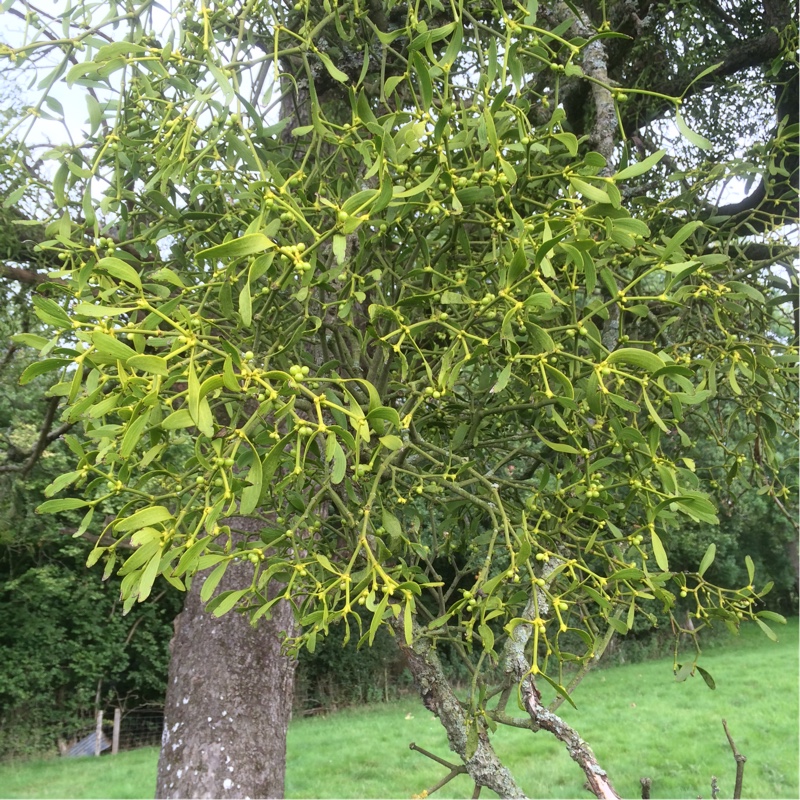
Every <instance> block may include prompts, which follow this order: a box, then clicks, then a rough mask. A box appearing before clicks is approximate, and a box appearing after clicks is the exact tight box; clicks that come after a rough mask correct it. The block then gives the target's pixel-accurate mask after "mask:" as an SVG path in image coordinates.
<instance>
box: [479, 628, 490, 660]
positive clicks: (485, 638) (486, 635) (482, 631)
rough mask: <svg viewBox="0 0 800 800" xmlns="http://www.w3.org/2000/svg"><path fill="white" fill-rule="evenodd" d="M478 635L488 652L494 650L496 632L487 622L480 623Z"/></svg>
mask: <svg viewBox="0 0 800 800" xmlns="http://www.w3.org/2000/svg"><path fill="white" fill-rule="evenodd" d="M478 635H479V636H480V637H481V644H483V649H484V650H486V651H487V652H489V653H490V652H492V650H494V632H493V631H492V629H491V628H490V627H489V626H488V625H485V624H481V625H478Z"/></svg>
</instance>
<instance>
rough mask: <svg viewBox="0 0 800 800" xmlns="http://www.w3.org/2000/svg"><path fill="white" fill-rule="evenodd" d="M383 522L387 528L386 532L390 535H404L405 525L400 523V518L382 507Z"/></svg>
mask: <svg viewBox="0 0 800 800" xmlns="http://www.w3.org/2000/svg"><path fill="white" fill-rule="evenodd" d="M381 524H382V525H383V527H384V528H386V532H387V533H388V534H389V535H390V536H402V535H403V527H402V525H401V524H400V520H399V519H397V517H396V516H395V515H394V514H392V512H391V511H388V510H387V509H385V508H383V509H381Z"/></svg>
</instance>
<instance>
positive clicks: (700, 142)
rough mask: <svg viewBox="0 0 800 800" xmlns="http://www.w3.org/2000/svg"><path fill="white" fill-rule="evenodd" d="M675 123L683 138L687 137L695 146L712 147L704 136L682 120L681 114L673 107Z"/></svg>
mask: <svg viewBox="0 0 800 800" xmlns="http://www.w3.org/2000/svg"><path fill="white" fill-rule="evenodd" d="M675 123H676V124H677V126H678V130H679V131H680V132H681V134H682V135H683V137H684V138H685V139H688V140H689V141H690V142H691V143H692V144H693V145H694V146H695V147H699V148H700V149H701V150H710V149H711V147H712V144H711V142H710V141H709V140H708V139H706V137H705V136H701V135H700V134H699V133H695V132H694V131H693V130H692V129H691V128H690V127H689V126H688V125H687V124H686V122H685V121H684V119H683V116H682V115H681V112H680V110H679V109H675Z"/></svg>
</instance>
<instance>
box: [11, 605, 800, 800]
mask: <svg viewBox="0 0 800 800" xmlns="http://www.w3.org/2000/svg"><path fill="white" fill-rule="evenodd" d="M778 633H779V636H780V641H779V642H778V643H777V644H773V643H771V642H770V641H768V640H767V639H766V638H765V637H764V636H763V634H761V633H760V632H759V631H757V630H755V629H753V628H748V629H747V630H745V631H743V633H742V635H741V636H739V637H736V638H732V639H730V640H726V641H725V642H724V644H720V645H718V646H715V647H713V648H712V649H709V650H707V651H706V652H704V654H703V657H702V661H701V664H702V665H703V666H704V667H705V668H706V669H707V670H708V671H709V672H710V673H711V674H712V675H713V676H714V679H715V680H716V683H717V689H716V690H715V691H710V690H709V689H708V688H707V687H706V686H705V684H704V683H703V682H702V680H701V679H700V678H699V677H695V678H689V679H688V680H687V681H686V682H685V683H676V682H675V681H674V680H673V678H672V671H671V661H669V660H659V661H651V662H647V663H643V664H632V665H626V666H620V667H614V668H610V669H605V670H599V671H597V672H595V673H593V674H591V675H589V677H588V678H587V679H586V680H585V681H584V683H583V684H582V685H581V686H580V687H579V689H578V691H577V692H576V694H575V701H576V703H577V705H578V710H577V711H576V710H574V709H572V708H568V707H566V706H562V708H561V712H563V715H564V716H565V717H566V718H567V719H568V720H569V721H570V722H571V723H572V724H573V725H575V727H576V728H577V729H578V730H579V731H580V732H581V734H582V735H583V736H584V738H585V739H586V740H587V741H588V742H590V743H591V744H592V746H593V748H594V750H595V753H596V754H597V756H598V759H599V761H600V763H601V764H602V765H603V766H604V767H605V768H606V769H607V770H608V771H609V773H610V775H611V776H612V779H613V780H614V782H615V786H616V789H617V791H618V792H619V793H620V794H621V795H622V796H623V797H638V796H640V787H639V778H640V777H642V776H649V777H650V778H652V779H653V788H652V796H653V797H654V798H664V797H672V798H679V797H686V798H694V797H697V796H699V795H702V796H703V797H710V796H711V790H710V781H711V776H712V775H716V776H717V778H718V779H719V784H720V788H721V797H731V795H732V791H733V778H734V775H735V764H734V760H733V757H732V755H731V751H730V748H729V746H728V743H727V740H726V738H725V734H724V731H723V729H722V724H721V719H722V718H725V719H726V720H727V721H728V726H729V728H730V731H731V734H732V736H733V737H734V739H735V741H736V744H737V746H738V748H739V750H740V752H742V753H743V754H744V755H745V756H747V759H748V760H747V763H746V765H745V772H744V792H743V795H744V797H761V798H766V797H771V798H797V797H798V796H800V786H798V621H797V619H793V620H790V622H789V624H788V625H787V626H786V628H782V627H781V628H780V629H779V631H778ZM410 742H416V743H417V744H418V745H419V746H421V747H424V748H425V749H427V750H431V751H433V752H435V753H436V754H437V755H439V756H441V757H444V758H446V759H448V760H451V754H449V751H448V748H447V743H446V739H445V736H444V733H443V731H442V728H441V727H440V725H439V723H438V722H437V720H436V719H435V718H434V717H433V716H432V715H431V714H430V713H429V712H427V711H426V710H425V709H424V708H423V707H422V706H421V705H420V704H419V703H418V702H416V701H415V700H414V699H413V698H409V699H407V700H405V701H403V702H398V703H396V704H391V705H379V706H372V707H368V708H359V709H353V710H347V711H342V712H339V713H336V714H331V715H329V716H327V717H316V718H311V719H298V720H295V721H294V722H293V723H292V725H291V728H290V731H289V743H288V763H287V787H286V788H287V797H290V798H312V797H318V798H323V797H328V798H333V797H339V798H359V797H410V796H411V795H412V794H418V793H419V792H421V791H422V790H423V789H426V788H428V787H430V786H432V785H433V784H434V783H436V782H437V781H438V780H439V779H441V778H442V777H444V774H445V770H444V768H443V767H440V766H438V765H437V764H434V763H433V762H432V761H430V760H429V759H427V758H425V757H424V756H422V755H421V754H420V753H416V752H413V751H411V750H409V748H408V745H409V743H410ZM495 744H496V747H497V749H498V751H499V753H500V754H501V756H502V757H503V758H504V759H505V760H506V763H508V764H509V765H510V766H511V768H512V770H513V772H514V774H515V775H516V777H517V779H518V780H519V782H520V783H521V784H522V786H523V788H524V789H525V791H526V792H527V793H528V794H529V795H530V796H531V797H587V796H588V795H587V793H586V791H585V790H584V789H583V788H582V784H583V776H582V773H581V772H580V770H579V769H578V767H577V766H576V765H575V764H574V763H573V762H572V761H570V759H569V757H568V755H567V753H566V751H565V750H564V748H563V747H562V746H561V745H559V744H558V743H557V742H555V741H554V740H553V739H552V737H550V736H549V735H548V734H546V733H539V734H535V735H534V734H531V733H530V732H527V731H520V730H502V731H499V732H498V734H497V736H496V737H495ZM157 757H158V752H157V750H156V749H155V748H148V749H142V750H137V751H133V752H128V753H122V754H120V755H118V756H115V757H113V758H112V757H110V756H108V757H104V758H100V759H93V758H84V759H75V760H71V761H67V760H60V759H49V760H43V761H28V762H18V763H10V764H0V796H2V797H7V798H33V797H41V798H48V797H63V798H99V797H106V798H137V797H152V796H153V791H154V785H155V772H156V760H157ZM471 794H472V786H471V785H470V784H469V781H468V780H467V778H466V777H464V776H459V777H458V778H456V779H455V780H454V781H452V782H451V783H450V784H448V785H447V786H446V787H444V789H442V790H441V791H440V792H438V793H437V796H440V797H469V796H471ZM490 795H491V793H490V792H484V796H487V797H488V796H490Z"/></svg>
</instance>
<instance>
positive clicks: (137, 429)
mask: <svg viewBox="0 0 800 800" xmlns="http://www.w3.org/2000/svg"><path fill="white" fill-rule="evenodd" d="M149 419H150V412H149V410H147V411H145V412H144V413H143V414H140V415H139V416H138V417H136V419H135V420H133V422H129V423H128V427H127V429H126V430H125V436H124V437H123V439H122V444H121V445H120V448H119V454H120V455H121V456H122V457H123V458H128V456H130V455H131V453H133V451H134V449H135V448H136V445H137V444H138V443H139V439H141V438H142V433H144V429H145V427H146V426H147V422H148V420H149Z"/></svg>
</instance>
